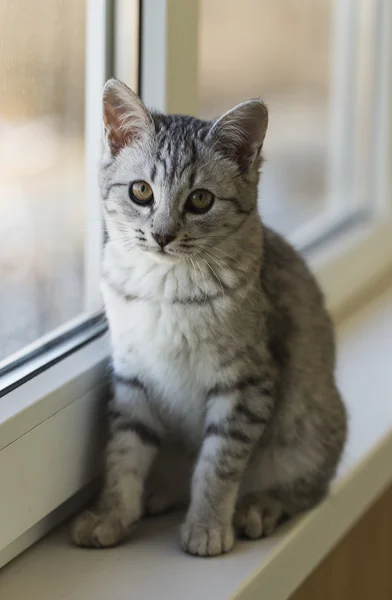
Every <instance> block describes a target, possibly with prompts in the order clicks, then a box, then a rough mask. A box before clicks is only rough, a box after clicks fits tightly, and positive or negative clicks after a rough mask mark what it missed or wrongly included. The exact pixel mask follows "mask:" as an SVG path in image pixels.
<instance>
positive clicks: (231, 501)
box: [181, 376, 273, 556]
mask: <svg viewBox="0 0 392 600" xmlns="http://www.w3.org/2000/svg"><path fill="white" fill-rule="evenodd" d="M272 406H273V384H272V380H271V377H268V376H265V377H260V379H259V378H258V377H257V378H256V377H248V378H244V379H242V380H238V381H236V382H233V384H232V385H231V386H227V387H219V386H217V387H216V388H214V390H211V392H210V393H209V396H208V403H207V417H206V429H205V437H204V441H203V444H202V448H201V451H200V455H199V458H198V461H197V464H196V469H195V472H194V475H193V478H192V487H191V503H190V507H189V509H188V513H187V516H186V520H185V523H184V525H183V526H182V529H181V545H182V548H183V550H185V551H186V552H189V553H190V554H196V555H199V556H215V555H218V554H221V553H223V552H228V551H229V550H230V549H231V548H232V546H233V543H234V529H233V516H234V509H235V505H236V500H237V493H238V488H239V484H240V480H241V478H242V476H243V473H244V470H245V468H246V465H247V462H248V460H249V457H250V455H251V453H252V450H253V448H254V446H255V444H256V442H257V440H259V439H260V437H261V436H262V434H263V432H264V430H265V427H266V424H267V422H268V420H269V418H270V415H271V410H272Z"/></svg>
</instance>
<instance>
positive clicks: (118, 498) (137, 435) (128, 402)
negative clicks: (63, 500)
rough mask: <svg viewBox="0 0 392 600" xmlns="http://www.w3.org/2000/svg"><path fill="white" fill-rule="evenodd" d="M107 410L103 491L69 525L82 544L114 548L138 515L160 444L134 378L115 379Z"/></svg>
mask: <svg viewBox="0 0 392 600" xmlns="http://www.w3.org/2000/svg"><path fill="white" fill-rule="evenodd" d="M110 413H111V414H110V436H109V441H108V444H107V448H106V460H105V473H104V486H103V490H102V493H101V496H100V499H99V502H98V504H97V507H96V508H95V509H92V510H87V511H85V512H83V513H82V514H81V515H80V516H79V517H78V518H77V519H76V521H75V522H74V524H73V527H72V537H73V540H74V542H75V543H76V544H78V545H80V546H96V547H106V546H114V545H116V544H118V543H120V542H121V541H122V540H123V539H124V538H126V537H127V535H128V534H129V532H130V529H131V527H132V526H133V525H134V524H135V523H136V522H137V521H138V520H139V519H140V517H141V515H142V511H143V506H142V502H143V493H144V483H145V480H146V478H147V476H148V473H149V471H150V467H151V464H152V462H153V459H154V458H155V456H156V454H157V451H158V448H159V446H160V444H161V439H162V435H163V431H162V428H161V425H160V424H159V422H157V419H156V418H155V417H154V416H153V414H152V412H151V410H150V406H149V403H148V401H147V397H146V392H145V390H144V388H143V386H142V385H141V383H140V382H139V381H138V380H137V379H135V378H132V379H129V380H125V379H118V380H117V381H116V382H115V394H114V399H113V402H112V405H111V411H110Z"/></svg>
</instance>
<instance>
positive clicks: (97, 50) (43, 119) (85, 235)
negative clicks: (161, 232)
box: [0, 0, 138, 373]
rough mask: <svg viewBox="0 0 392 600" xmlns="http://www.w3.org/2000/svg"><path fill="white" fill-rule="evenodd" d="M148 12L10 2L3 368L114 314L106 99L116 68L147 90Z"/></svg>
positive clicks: (0, 100) (1, 144)
mask: <svg viewBox="0 0 392 600" xmlns="http://www.w3.org/2000/svg"><path fill="white" fill-rule="evenodd" d="M137 11H138V2H136V0H135V1H131V2H116V3H115V4H114V3H111V2H103V1H97V2H91V1H90V2H87V3H86V2H84V1H80V0H70V1H69V2H63V1H62V0H53V2H50V4H49V5H48V3H47V2H46V1H45V0H37V1H35V0H34V1H33V0H16V1H14V2H11V1H8V0H4V1H2V2H0V37H1V40H2V52H1V56H0V75H1V88H2V94H1V96H0V239H1V248H2V252H1V254H0V280H1V288H0V373H9V372H10V371H11V370H12V369H14V367H15V366H17V365H19V364H20V363H21V362H22V363H24V364H25V363H26V362H27V361H29V360H30V359H31V358H32V356H33V355H34V356H36V355H37V354H40V353H42V351H43V350H45V349H46V348H47V347H48V346H50V348H51V349H52V351H53V349H54V348H55V346H57V347H58V349H60V348H61V344H60V341H62V340H64V339H66V338H68V346H69V342H70V337H71V334H72V332H75V331H76V332H78V333H80V331H81V330H82V329H83V328H85V327H86V324H89V325H91V323H95V321H96V320H97V318H96V317H97V315H99V313H100V311H101V309H102V306H101V300H100V295H99V289H98V279H99V263H100V247H101V242H102V228H101V215H100V208H99V192H98V188H97V166H98V162H99V159H100V153H101V125H100V95H101V90H102V85H103V83H104V81H105V79H106V78H107V76H109V75H110V73H111V72H112V71H113V69H114V68H116V71H117V74H118V75H119V76H122V77H123V79H125V80H126V81H127V82H128V83H129V84H131V85H132V86H133V87H136V83H137V56H136V50H137V47H138V36H137V35H136V36H135V33H137V23H138V19H137ZM127 23H128V26H127ZM114 27H115V28H116V36H112V32H113V29H112V28H114ZM16 32H18V34H17V35H16ZM124 48H127V51H126V52H124V51H123V49H124ZM88 335H89V334H88V333H87V337H88ZM71 345H72V342H71ZM46 360H47V358H44V361H46Z"/></svg>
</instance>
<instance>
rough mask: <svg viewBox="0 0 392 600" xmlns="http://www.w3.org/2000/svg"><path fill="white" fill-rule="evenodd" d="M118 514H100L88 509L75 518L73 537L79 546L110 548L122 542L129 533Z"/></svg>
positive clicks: (72, 529) (72, 530)
mask: <svg viewBox="0 0 392 600" xmlns="http://www.w3.org/2000/svg"><path fill="white" fill-rule="evenodd" d="M128 533H129V529H127V528H126V527H124V526H123V525H122V523H121V521H120V519H119V517H118V516H117V515H111V514H107V515H99V514H96V513H94V512H92V511H89V510H86V511H84V512H83V513H82V514H81V515H79V517H77V518H76V519H75V521H74V522H73V524H72V528H71V537H72V540H73V541H74V543H75V544H76V545H77V546H83V547H87V548H110V547H111V546H116V545H117V544H120V542H122V541H123V540H124V539H125V538H126V537H127V535H128Z"/></svg>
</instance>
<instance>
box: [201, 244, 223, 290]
mask: <svg viewBox="0 0 392 600" xmlns="http://www.w3.org/2000/svg"><path fill="white" fill-rule="evenodd" d="M196 253H197V251H196ZM197 254H198V256H199V257H200V258H201V260H202V261H203V262H205V264H206V265H207V267H208V268H209V269H210V271H211V272H212V274H213V275H214V277H215V279H216V280H217V281H218V283H219V284H220V286H221V288H222V296H225V289H224V287H223V283H222V281H221V279H220V278H219V276H218V275H217V274H216V272H215V270H214V269H213V268H212V266H211V265H210V263H209V262H208V260H206V259H205V258H203V256H202V255H201V254H200V253H197Z"/></svg>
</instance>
